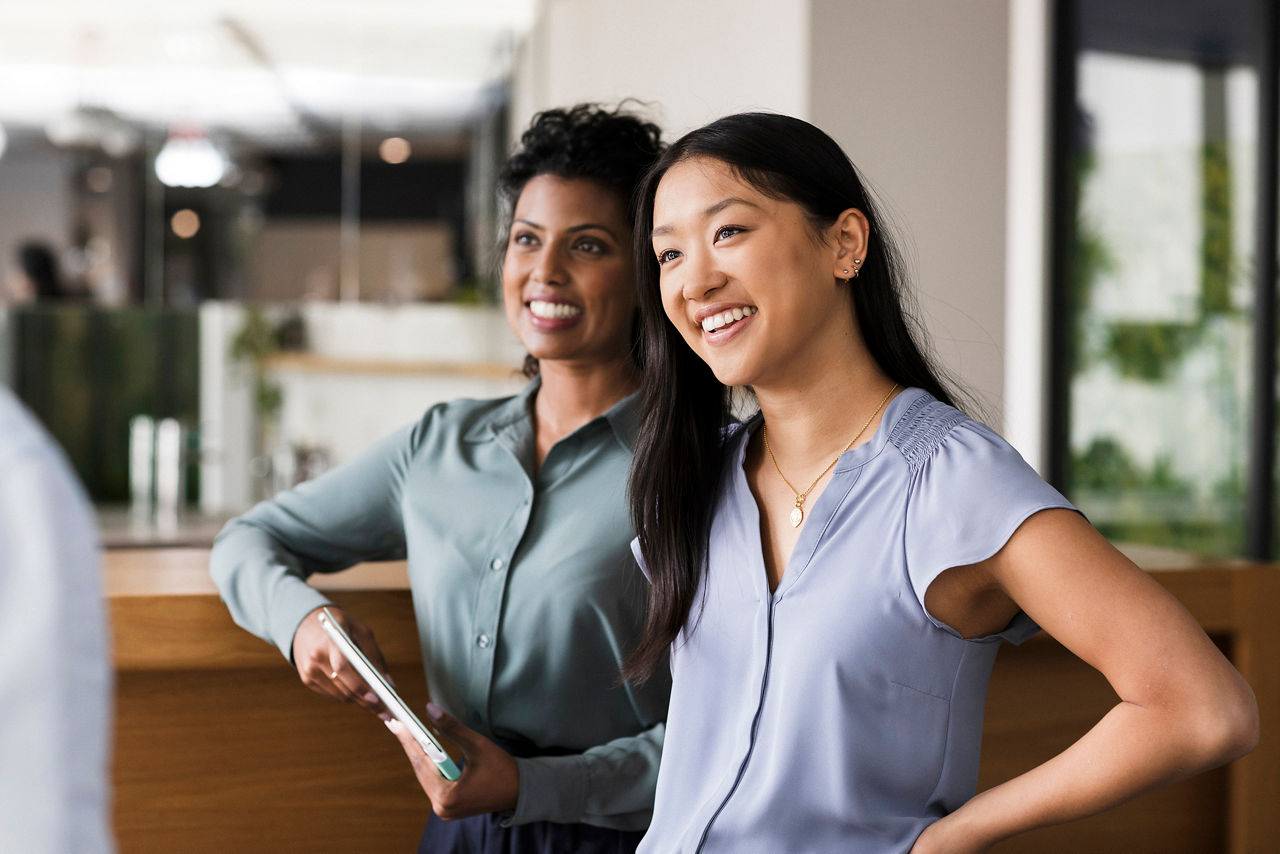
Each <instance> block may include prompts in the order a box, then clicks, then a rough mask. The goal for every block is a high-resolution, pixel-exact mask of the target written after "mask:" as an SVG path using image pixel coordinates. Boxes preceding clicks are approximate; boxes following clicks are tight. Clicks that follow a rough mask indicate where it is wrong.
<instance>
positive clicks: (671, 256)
mask: <svg viewBox="0 0 1280 854" xmlns="http://www.w3.org/2000/svg"><path fill="white" fill-rule="evenodd" d="M679 257H680V253H679V252H678V251H677V250H675V249H664V250H662V251H661V252H659V253H658V265H659V266H661V265H663V264H665V263H667V262H668V261H674V260H675V259H677V258H679Z"/></svg>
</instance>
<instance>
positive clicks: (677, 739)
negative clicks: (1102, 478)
mask: <svg viewBox="0 0 1280 854" xmlns="http://www.w3.org/2000/svg"><path fill="white" fill-rule="evenodd" d="M759 424H760V420H759V417H758V416H757V417H756V418H755V419H753V420H752V421H749V422H748V423H747V424H746V425H745V427H744V428H743V429H737V430H735V431H733V432H732V433H731V434H730V436H729V437H728V439H727V453H726V459H727V468H726V473H725V476H724V478H723V481H722V486H721V492H720V494H719V497H718V504H717V507H716V511H715V515H714V518H713V521H712V526H711V541H710V552H709V555H708V568H707V574H706V576H705V579H704V581H703V584H702V587H701V590H700V601H698V602H695V605H694V610H693V612H692V613H691V615H690V620H689V623H688V624H686V626H685V629H684V630H683V632H682V633H681V635H680V637H679V638H678V640H677V642H676V643H675V644H674V645H673V647H672V652H671V670H672V678H673V683H674V684H673V688H672V695H671V706H670V709H669V710H668V714H667V733H666V743H665V746H664V750H663V757H662V765H661V768H660V770H659V774H658V791H657V800H656V804H655V811H654V817H653V823H652V825H651V827H650V830H649V833H648V834H647V835H646V836H645V838H644V842H643V843H642V844H641V846H640V851H641V852H649V854H656V853H657V852H661V854H672V853H673V852H706V853H707V854H710V852H732V854H752V852H761V854H766V852H767V854H774V852H779V851H786V852H832V851H840V852H857V854H872V852H874V854H888V852H906V851H908V850H910V848H911V846H912V843H913V842H914V840H915V839H916V837H917V836H918V835H919V834H920V832H921V831H922V830H923V829H924V828H925V827H926V826H927V825H928V824H929V823H930V822H931V821H933V820H935V819H937V818H939V817H941V816H943V815H945V814H947V813H948V812H951V811H952V810H955V809H956V808H957V807H959V806H960V805H961V804H963V803H964V802H965V801H966V800H968V799H969V798H970V797H972V796H973V794H974V790H975V787H976V785H977V774H978V752H979V747H980V743H981V738H982V712H983V705H984V701H985V698H986V691H987V682H988V679H989V677H990V674H991V667H992V664H993V663H994V661H995V656H996V650H997V648H998V647H999V645H1000V641H1001V640H1002V639H1005V638H1007V639H1009V640H1011V641H1013V642H1015V643H1020V642H1021V641H1022V640H1024V639H1025V638H1027V637H1029V636H1030V635H1032V634H1034V633H1035V632H1036V631H1037V628H1038V627H1037V626H1036V625H1035V624H1034V623H1033V622H1031V620H1030V618H1028V617H1027V616H1026V615H1025V614H1019V615H1018V616H1017V617H1016V618H1015V619H1014V620H1013V622H1012V623H1011V624H1010V625H1009V626H1008V627H1007V628H1006V629H1005V630H1004V631H1003V632H1001V633H1000V634H999V635H995V636H992V637H988V638H982V639H979V640H964V639H962V638H961V637H959V635H958V634H957V633H956V632H954V631H953V630H952V629H950V628H949V627H947V626H945V625H943V624H941V623H939V622H938V621H937V620H935V619H933V618H932V617H931V616H930V615H929V614H928V613H927V612H926V611H925V609H924V595H925V591H926V590H927V589H928V587H929V584H930V583H931V582H932V581H933V580H934V579H935V578H937V576H938V575H940V574H941V573H942V572H943V570H945V569H948V568H949V567H953V566H962V565H966V564H970V563H975V562H977V561H980V560H983V559H984V558H987V557H990V556H991V555H993V554H995V553H996V552H997V551H999V549H1000V548H1001V547H1002V546H1003V545H1004V544H1005V542H1006V541H1008V539H1009V537H1010V536H1012V534H1013V532H1014V531H1015V530H1016V529H1017V528H1018V526H1019V525H1021V524H1022V522H1023V521H1024V520H1025V519H1026V518H1027V517H1029V516H1031V515H1032V514H1033V513H1036V512H1037V511H1040V510H1043V509H1046V508H1050V507H1066V508H1070V507H1071V505H1070V504H1069V503H1068V502H1067V500H1066V499H1065V498H1063V497H1062V496H1061V495H1060V494H1059V493H1058V492H1057V491H1055V490H1054V489H1053V488H1052V487H1050V486H1049V485H1048V484H1046V483H1045V482H1044V481H1043V480H1041V479H1040V477H1039V476H1038V475H1037V474H1036V473H1035V471H1034V470H1033V469H1031V467H1030V466H1028V465H1027V464H1026V462H1024V461H1023V459H1022V458H1021V457H1020V456H1019V455H1018V453H1017V451H1015V450H1014V449H1013V448H1012V447H1011V446H1010V445H1009V444H1008V443H1007V442H1005V441H1004V440H1003V439H1001V438H1000V437H999V436H998V435H996V433H994V432H993V431H992V430H990V429H989V428H988V427H986V426H985V425H983V424H980V423H978V422H976V421H973V420H971V419H969V418H968V417H967V416H965V415H964V414H962V413H960V412H959V411H957V410H955V409H953V408H951V407H950V406H946V405H944V404H942V403H939V402H938V401H937V400H935V399H934V398H933V397H932V396H930V395H929V394H928V393H927V392H925V391H922V390H920V389H908V390H907V391H905V392H903V393H901V394H899V395H898V396H897V398H895V399H894V400H893V401H892V402H891V403H890V404H889V406H888V409H887V410H886V412H885V415H884V418H883V419H882V422H881V425H880V427H879V428H878V429H877V431H876V433H875V435H874V436H873V437H872V438H871V440H870V441H868V442H866V443H864V444H863V445H861V446H859V447H857V448H854V449H853V450H851V451H848V452H847V453H845V454H844V455H843V456H841V458H840V460H839V462H838V463H837V465H836V468H835V469H834V472H833V474H832V478H831V481H830V482H829V484H828V485H827V488H826V489H825V490H824V491H823V492H822V494H821V495H820V496H819V497H818V499H817V501H816V502H815V503H814V504H813V505H812V508H811V509H810V510H809V514H808V518H807V519H806V521H805V525H804V528H803V529H802V530H801V532H800V539H799V540H798V541H797V543H796V546H795V550H794V552H793V553H792V555H791V559H790V562H789V563H788V565H787V569H786V572H785V573H784V574H783V576H782V581H781V583H780V584H779V585H778V588H777V590H776V591H775V592H774V593H773V594H770V592H769V587H768V583H767V580H766V576H765V568H764V561H763V559H762V556H761V555H762V552H761V544H760V518H759V513H758V510H757V507H756V503H755V499H754V498H753V496H752V494H751V490H750V488H749V486H748V485H747V480H746V476H745V474H744V472H743V468H742V463H743V458H744V454H745V449H746V446H747V440H748V438H749V437H750V435H751V433H752V432H754V430H755V429H757V428H758V427H759ZM633 549H635V550H636V551H637V552H638V547H637V545H636V544H635V543H633Z"/></svg>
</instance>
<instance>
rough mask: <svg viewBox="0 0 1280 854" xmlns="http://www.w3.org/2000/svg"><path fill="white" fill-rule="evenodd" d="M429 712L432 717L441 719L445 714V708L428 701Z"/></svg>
mask: <svg viewBox="0 0 1280 854" xmlns="http://www.w3.org/2000/svg"><path fill="white" fill-rule="evenodd" d="M427 714H429V715H431V717H432V718H434V719H436V720H440V716H441V715H443V714H444V709H442V708H440V707H439V706H437V705H436V704H435V703H427Z"/></svg>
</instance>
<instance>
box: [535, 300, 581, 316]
mask: <svg viewBox="0 0 1280 854" xmlns="http://www.w3.org/2000/svg"><path fill="white" fill-rule="evenodd" d="M529 313H530V314H532V315H533V316H534V317H543V318H546V319H548V320H564V319H565V318H569V317H577V316H578V315H580V314H582V309H580V308H578V307H577V306H576V305H569V304H568V303H563V302H547V301H545V300H540V299H535V300H531V301H530V302H529Z"/></svg>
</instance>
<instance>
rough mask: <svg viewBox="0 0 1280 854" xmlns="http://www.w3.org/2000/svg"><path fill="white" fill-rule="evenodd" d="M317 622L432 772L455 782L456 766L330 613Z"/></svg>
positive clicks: (320, 615) (325, 611)
mask: <svg viewBox="0 0 1280 854" xmlns="http://www.w3.org/2000/svg"><path fill="white" fill-rule="evenodd" d="M318 619H319V621H320V626H321V627H322V628H323V629H324V630H325V633H326V634H328V635H329V638H330V639H331V640H332V641H333V643H334V645H335V646H337V647H338V649H339V651H341V652H342V655H343V657H344V658H346V659H347V661H348V662H349V663H350V664H351V666H352V667H354V668H355V670H356V672H357V673H359V674H360V676H361V678H362V679H364V681H365V682H366V683H367V684H368V685H369V687H370V688H372V689H373V692H374V693H375V694H377V695H378V699H380V700H381V701H382V703H383V705H384V706H386V707H387V711H388V712H389V713H390V714H391V716H392V717H394V718H395V719H396V720H398V721H400V723H401V724H402V725H404V726H405V728H407V729H408V731H409V733H410V734H412V735H413V738H414V740H415V741H417V742H418V744H419V745H421V747H422V750H423V752H425V753H426V754H427V756H428V757H429V758H430V759H431V761H432V762H433V763H435V766H436V770H438V771H439V772H440V776H442V777H444V778H445V779H446V780H457V779H458V777H459V776H460V775H461V772H460V771H459V770H458V765H457V763H455V762H454V761H453V759H452V757H450V756H449V754H448V752H447V751H446V750H445V749H444V747H443V745H441V744H440V741H439V740H438V739H437V738H436V737H435V735H433V734H432V732H431V731H430V730H428V729H427V728H426V726H424V725H423V723H422V721H420V720H419V719H418V717H417V716H416V715H415V714H414V713H413V711H412V710H411V709H410V708H409V705H408V704H407V703H405V701H404V700H402V699H401V698H400V695H399V694H397V693H396V691H395V689H394V688H392V687H391V683H389V682H388V681H387V680H386V678H385V677H384V676H383V675H382V674H381V673H379V672H378V669H377V668H376V667H374V666H373V664H372V663H370V661H369V659H368V658H366V657H365V655H364V653H363V652H361V650H360V647H358V646H356V644H355V642H354V641H352V640H351V638H350V636H348V635H347V633H346V631H344V630H343V628H342V626H341V625H339V624H338V621H337V620H336V619H335V618H334V616H333V614H331V613H330V612H329V609H328V608H322V609H320V614H319V617H318Z"/></svg>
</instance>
